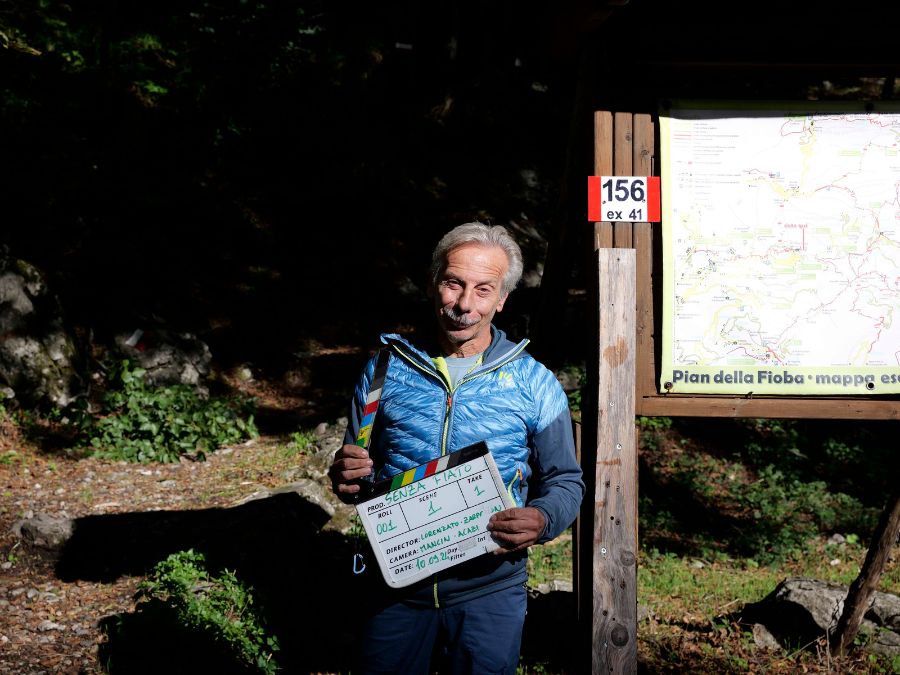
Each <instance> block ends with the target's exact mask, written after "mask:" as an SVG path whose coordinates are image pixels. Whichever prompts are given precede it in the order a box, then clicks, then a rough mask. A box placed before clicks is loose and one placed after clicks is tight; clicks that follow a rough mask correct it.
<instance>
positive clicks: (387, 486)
mask: <svg viewBox="0 0 900 675" xmlns="http://www.w3.org/2000/svg"><path fill="white" fill-rule="evenodd" d="M488 452H489V450H488V447H487V444H485V443H484V442H480V443H475V444H474V445H470V446H467V447H465V448H463V449H462V450H457V451H456V452H451V453H450V454H449V455H444V456H443V457H438V458H437V459H433V460H431V461H430V462H426V463H425V464H421V465H419V466H417V467H414V468H412V469H408V470H406V471H404V472H403V473H398V474H397V475H395V476H392V477H390V478H385V479H384V480H380V481H378V482H377V483H375V486H374V488H373V490H372V494H371V495H370V498H374V497H378V496H381V495H383V494H387V493H388V492H391V491H392V490H396V489H398V488H401V487H404V486H406V485H409V484H410V483H412V482H413V481H417V480H422V479H423V478H428V477H429V476H433V475H434V474H436V473H440V472H441V471H446V470H447V469H452V468H454V467H456V466H459V465H460V464H465V463H466V462H471V461H472V460H473V459H476V458H477V457H481V456H483V455H486V454H487V453H488Z"/></svg>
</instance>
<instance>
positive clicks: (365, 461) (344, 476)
mask: <svg viewBox="0 0 900 675" xmlns="http://www.w3.org/2000/svg"><path fill="white" fill-rule="evenodd" d="M370 473H372V460H371V459H370V458H369V453H368V452H366V450H365V448H361V447H359V446H358V445H345V446H343V447H342V448H341V449H340V450H338V451H337V452H336V453H335V454H334V462H332V463H331V468H329V469H328V476H329V477H330V478H331V489H332V491H333V492H334V494H336V495H337V496H338V499H340V500H341V501H342V502H344V503H346V504H349V503H351V502H352V501H353V495H355V494H356V493H357V492H359V491H360V487H359V485H356V484H351V482H350V481H353V480H356V479H357V478H363V477H364V476H368V475H369V474H370Z"/></svg>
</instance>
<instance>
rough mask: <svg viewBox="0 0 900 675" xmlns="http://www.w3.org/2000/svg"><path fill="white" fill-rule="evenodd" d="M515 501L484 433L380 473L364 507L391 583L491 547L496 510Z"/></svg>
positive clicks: (361, 511)
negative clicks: (394, 472)
mask: <svg viewBox="0 0 900 675" xmlns="http://www.w3.org/2000/svg"><path fill="white" fill-rule="evenodd" d="M513 506H515V504H514V503H513V501H512V498H511V497H510V496H509V494H507V492H506V489H505V487H504V485H503V481H502V480H501V479H500V473H499V471H497V465H496V464H495V463H494V458H493V457H492V456H491V453H490V450H489V449H488V446H487V444H486V443H484V442H483V441H482V442H480V443H476V444H475V445H470V446H468V447H465V448H463V449H462V450H458V451H456V452H453V453H450V454H448V455H444V456H443V457H439V458H438V459H435V460H433V461H431V462H428V463H426V464H422V465H420V466H417V467H415V468H414V469H409V470H408V471H404V472H403V473H400V474H397V475H396V476H392V477H390V478H386V479H384V480H381V481H377V482H376V483H375V484H374V485H373V486H372V490H371V492H369V493H368V494H367V496H366V501H364V502H359V503H358V504H357V505H356V510H357V511H358V513H359V516H360V519H361V520H362V522H363V526H364V527H365V528H366V534H367V535H368V537H369V541H370V542H371V544H372V549H373V551H374V552H375V556H376V558H377V559H378V566H379V567H380V568H381V573H382V575H383V576H384V580H385V581H386V582H387V584H388V585H389V586H392V587H394V588H401V587H403V586H408V585H409V584H411V583H414V582H416V581H418V580H419V579H423V578H425V577H428V576H430V575H432V574H434V573H435V572H438V571H440V570H444V569H447V568H448V567H453V566H454V565H458V564H459V563H461V562H463V561H466V560H471V559H472V558H476V557H478V556H480V555H483V554H485V553H488V552H490V551H493V550H494V549H496V548H497V547H498V545H497V543H496V542H494V540H493V539H492V538H491V535H490V533H489V532H488V530H487V523H488V520H490V518H491V516H492V515H493V514H495V513H497V512H498V511H503V510H505V509H508V508H511V507H513Z"/></svg>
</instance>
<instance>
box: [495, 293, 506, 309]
mask: <svg viewBox="0 0 900 675" xmlns="http://www.w3.org/2000/svg"><path fill="white" fill-rule="evenodd" d="M508 297H509V293H504V294H503V295H501V296H500V302H498V303H497V311H498V312H502V311H503V303H505V302H506V299H507V298H508Z"/></svg>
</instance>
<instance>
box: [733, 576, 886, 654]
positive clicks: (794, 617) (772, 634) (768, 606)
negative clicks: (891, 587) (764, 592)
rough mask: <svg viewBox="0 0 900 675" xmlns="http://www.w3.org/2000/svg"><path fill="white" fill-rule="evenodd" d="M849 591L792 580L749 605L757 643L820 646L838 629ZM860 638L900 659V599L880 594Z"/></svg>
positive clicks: (748, 614)
mask: <svg viewBox="0 0 900 675" xmlns="http://www.w3.org/2000/svg"><path fill="white" fill-rule="evenodd" d="M848 590H849V589H848V587H847V586H844V585H841V584H834V583H829V582H826V581H820V580H818V579H810V578H806V577H791V578H788V579H785V580H784V581H782V582H781V583H780V584H778V586H777V587H776V589H775V590H774V591H772V592H771V593H770V594H769V595H768V596H766V597H765V598H763V599H762V600H761V601H760V602H758V603H755V604H753V605H748V606H747V607H745V608H744V611H743V620H744V621H749V622H751V623H754V624H758V625H759V626H760V628H757V627H756V625H754V629H753V634H754V640H755V641H757V644H760V642H763V643H765V644H767V645H769V644H771V643H772V640H774V641H775V643H776V644H778V645H780V646H782V647H785V648H795V647H800V646H803V645H810V644H814V643H815V642H816V640H818V639H819V638H821V637H823V636H825V635H826V633H829V632H831V631H833V630H834V629H835V627H836V626H837V623H838V620H839V619H840V617H841V612H843V610H844V600H845V599H846V597H847V592H848ZM763 631H765V633H767V635H764V634H763ZM758 634H759V637H757V635H758ZM860 634H861V635H868V636H869V638H870V639H869V642H868V644H867V645H866V646H865V649H867V650H868V651H872V652H876V653H880V654H884V655H886V656H890V657H894V656H900V598H898V597H897V596H895V595H891V594H888V593H881V592H878V591H876V592H875V594H874V596H873V599H872V605H871V606H870V607H869V609H868V610H867V611H866V614H865V616H864V617H863V622H862V625H861V626H860Z"/></svg>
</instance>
